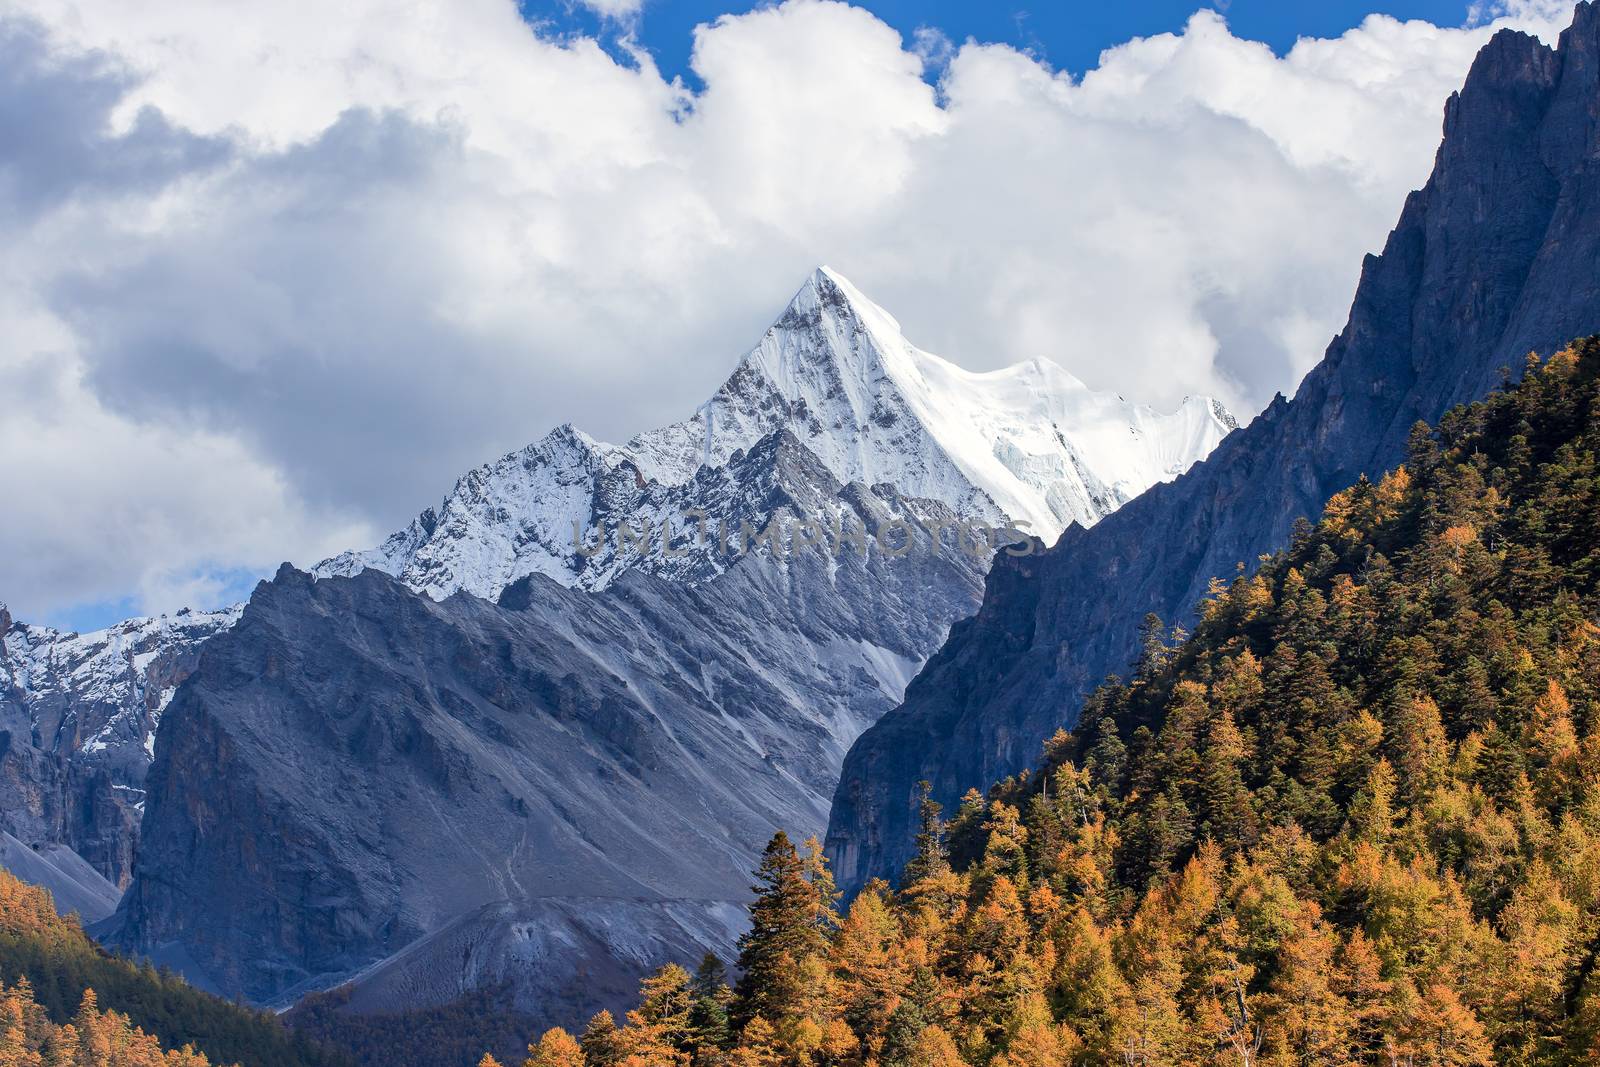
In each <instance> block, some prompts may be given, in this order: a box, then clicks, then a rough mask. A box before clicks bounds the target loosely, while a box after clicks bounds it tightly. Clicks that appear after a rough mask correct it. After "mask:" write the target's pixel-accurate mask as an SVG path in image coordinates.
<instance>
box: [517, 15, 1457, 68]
mask: <svg viewBox="0 0 1600 1067" xmlns="http://www.w3.org/2000/svg"><path fill="white" fill-rule="evenodd" d="M762 6H765V4H764V3H749V2H743V0H731V2H730V0H645V3H644V8H643V11H642V12H641V14H640V15H639V17H638V18H637V19H635V20H633V21H632V24H631V30H632V32H633V33H634V35H635V37H636V39H637V40H638V41H639V43H641V44H643V45H644V47H645V48H646V49H648V50H649V52H650V53H651V54H652V55H653V56H655V59H656V62H657V64H659V65H660V67H661V69H662V72H663V73H664V74H666V75H667V76H668V77H671V76H673V75H680V76H682V77H683V78H684V79H685V80H686V81H687V82H689V84H691V85H693V86H695V87H697V88H698V82H697V80H696V79H695V78H694V76H693V73H692V72H691V71H690V70H689V52H690V49H691V48H692V46H693V36H694V28H695V26H697V25H699V24H701V23H707V22H712V21H714V20H715V19H716V18H717V16H719V15H722V14H740V13H743V12H746V11H749V10H751V9H753V8H757V7H762ZM856 6H858V7H864V8H866V9H867V10H869V11H871V12H872V13H873V14H875V15H877V16H878V17H879V18H880V19H882V20H883V21H885V22H887V23H888V24H889V25H891V26H893V27H895V28H896V29H897V30H899V31H900V33H901V34H902V35H903V36H904V37H905V38H906V39H907V40H908V41H909V40H910V39H911V38H912V35H913V34H914V33H915V32H916V30H918V29H919V28H922V27H929V28H933V29H937V30H939V31H940V32H942V33H943V34H944V35H945V36H946V37H948V38H950V40H951V41H953V42H955V43H956V44H960V43H961V42H962V41H964V40H966V39H967V38H968V37H971V38H974V39H976V40H979V41H984V42H990V43H996V44H1009V45H1013V46H1015V47H1017V48H1019V49H1022V50H1024V51H1028V52H1030V53H1032V54H1033V55H1035V56H1037V57H1038V58H1040V59H1042V60H1044V61H1046V62H1048V63H1049V64H1050V65H1051V66H1052V67H1055V68H1056V69H1058V70H1068V71H1071V72H1072V73H1074V74H1081V73H1082V72H1083V71H1085V70H1088V69H1090V68H1092V67H1094V66H1095V62H1096V60H1097V58H1098V57H1099V55H1100V53H1101V51H1103V50H1104V49H1106V48H1109V47H1111V46H1112V45H1116V44H1121V43H1122V42H1123V41H1126V40H1128V39H1129V38H1130V37H1145V36H1150V35H1152V34H1157V33H1167V32H1174V31H1178V30H1181V29H1182V28H1183V25H1184V23H1185V22H1187V21H1188V19H1189V16H1190V15H1192V14H1194V12H1195V11H1196V10H1199V9H1201V8H1206V7H1209V8H1213V9H1215V10H1217V11H1219V12H1221V13H1222V14H1223V15H1224V16H1225V17H1226V18H1227V19H1228V24H1229V26H1230V27H1231V28H1232V30H1233V32H1234V34H1235V35H1236V36H1239V37H1246V38H1250V39H1251V40H1257V41H1264V42H1266V43H1267V44H1269V45H1271V46H1272V48H1273V50H1274V51H1276V52H1278V53H1279V54H1282V53H1283V52H1285V51H1287V50H1288V49H1289V48H1290V47H1291V46H1292V45H1293V44H1294V42H1295V39H1296V38H1297V37H1336V36H1338V35H1339V34H1341V33H1343V32H1344V31H1346V30H1348V29H1350V28H1351V27H1353V26H1357V25H1359V24H1360V23H1361V20H1362V19H1364V18H1365V17H1366V16H1368V15H1370V14H1375V13H1377V14H1386V15H1392V16H1394V17H1395V18H1401V19H1426V20H1427V21H1429V22H1432V23H1434V24H1436V25H1439V26H1455V25H1460V24H1462V23H1464V22H1465V21H1466V19H1467V14H1468V8H1467V5H1466V4H1465V3H1462V2H1460V0H1393V2H1388V3H1370V2H1368V3H1359V2H1357V3H1351V2H1349V0H1320V2H1318V3H1285V2H1283V0H1232V2H1227V0H1224V2H1221V3H1214V4H1202V3H1197V2H1195V0H1146V2H1143V3H1132V2H1130V3H1117V2H1109V3H1108V2H1106V0H1054V2H1050V3H1015V2H1011V0H992V2H983V3H972V2H958V0H871V2H867V3H858V4H857V5H856ZM522 9H523V11H524V13H525V14H526V15H527V17H528V18H529V19H530V20H532V21H535V22H539V23H544V24H546V25H548V26H550V27H552V28H555V29H557V30H558V31H559V32H563V33H581V34H584V35H586V36H594V37H598V38H600V39H601V40H606V41H614V40H615V38H616V36H617V33H618V29H619V25H618V24H617V23H616V22H615V21H611V22H608V21H607V20H604V19H602V18H601V17H600V16H598V15H597V14H596V13H595V11H594V10H593V9H592V8H589V7H586V6H584V5H583V4H580V3H577V2H575V0H522Z"/></svg>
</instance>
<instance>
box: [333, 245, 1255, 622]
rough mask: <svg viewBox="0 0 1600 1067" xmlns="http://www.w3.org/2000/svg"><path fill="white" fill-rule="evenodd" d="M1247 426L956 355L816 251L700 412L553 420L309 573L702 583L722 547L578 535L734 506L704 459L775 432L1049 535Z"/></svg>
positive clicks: (721, 462) (912, 492) (473, 586)
mask: <svg viewBox="0 0 1600 1067" xmlns="http://www.w3.org/2000/svg"><path fill="white" fill-rule="evenodd" d="M708 414H709V418H710V422H711V426H710V432H709V434H708V432H707V418H708ZM1236 425H1237V424H1236V423H1235V422H1234V419H1233V417H1232V416H1231V415H1229V414H1228V412H1227V411H1226V410H1225V409H1224V408H1223V407H1222V405H1221V404H1219V403H1218V402H1217V401H1215V400H1211V399H1209V398H1206V397H1191V398H1189V399H1187V400H1185V401H1184V403H1183V404H1182V405H1181V406H1180V407H1179V408H1178V410H1177V411H1175V412H1171V413H1167V414H1162V413H1158V412H1156V411H1153V410H1151V409H1150V408H1148V407H1144V406H1142V405H1138V404H1133V403H1130V402H1128V401H1126V400H1123V399H1122V398H1121V397H1118V396H1113V395H1110V394H1106V393H1097V392H1095V391H1093V390H1091V389H1089V388H1088V387H1086V386H1085V385H1084V384H1083V383H1082V382H1080V381H1079V380H1078V379H1077V378H1075V377H1073V376H1072V375H1071V374H1069V373H1067V372H1066V371H1065V370H1063V369H1062V368H1061V367H1059V366H1057V365H1056V364H1054V363H1051V362H1049V361H1048V360H1043V359H1035V360H1031V361H1029V362H1026V363H1022V364H1018V365H1016V366H1013V367H1009V368H1006V369H1004V370H999V371H992V372H988V373H981V374H980V373H974V372H971V371H966V370H963V369H961V368H960V367H957V366H955V365H954V364H952V363H949V362H947V361H946V360H943V359H940V358H939V357H938V356H934V355H931V354H929V353H927V352H923V351H921V350H920V349H918V348H916V347H915V346H914V345H912V344H911V343H910V342H909V341H907V340H906V339H905V337H904V335H903V334H902V333H901V331H900V326H899V324H898V323H897V322H896V321H895V320H894V318H893V317H892V316H890V315H889V313H888V312H886V311H884V310H883V309H882V308H880V307H878V306H877V305H876V304H874V303H872V302H871V301H870V300H868V299H867V298H866V297H865V296H863V295H862V294H861V293H860V292H859V291H858V290H857V289H856V288H855V287H854V286H853V285H851V284H850V282H849V281H847V280H845V279H844V278H843V277H841V276H840V275H839V274H838V273H836V272H834V271H832V270H830V269H828V268H826V267H823V268H819V269H818V270H817V271H815V272H814V273H813V274H812V275H811V277H810V278H808V279H807V280H806V283H805V285H803V286H802V287H801V288H800V291H799V292H798V293H796V294H795V296H794V298H793V299H792V300H791V301H790V302H789V305H788V307H787V308H785V310H784V311H783V313H782V314H781V315H780V316H779V317H778V319H777V321H775V322H774V323H773V324H772V326H771V327H770V328H769V329H768V330H767V332H766V334H765V335H764V336H763V337H762V338H761V341H760V343H759V344H757V345H756V347H755V348H754V349H752V350H751V351H750V352H749V353H748V354H746V355H745V357H744V358H743V359H742V360H741V361H740V362H739V364H738V366H737V367H736V368H735V370H734V372H733V374H732V375H731V376H730V377H729V378H728V380H727V381H726V382H724V383H723V385H722V387H721V388H720V389H718V390H717V392H716V394H715V395H714V396H713V397H712V398H711V400H710V401H709V402H708V403H707V404H706V405H705V406H704V407H702V408H701V409H700V410H699V411H697V412H696V413H695V414H694V415H693V416H692V417H690V418H688V419H685V420H682V421H680V422H676V423H673V424H671V425H669V426H665V427H662V428H661V429H658V430H654V431H651V432H649V433H645V434H641V435H639V436H637V437H635V438H634V439H633V440H631V441H629V442H628V443H627V444H626V445H624V446H616V445H610V444H605V443H603V442H600V441H596V440H595V439H593V438H591V437H589V436H588V435H586V434H584V433H583V432H582V431H581V430H578V429H576V428H574V427H572V426H570V425H564V426H561V427H558V428H557V429H555V430H553V431H551V432H550V433H549V434H548V435H547V436H546V437H545V438H544V439H543V440H541V441H539V442H537V443H535V444H532V445H529V446H528V447H526V448H524V449H521V450H519V451H517V452H513V453H510V454H509V455H506V456H504V457H502V458H501V459H499V460H496V461H495V462H493V463H488V464H485V465H484V466H482V467H479V468H477V469H475V470H473V471H471V472H469V473H468V474H467V475H466V476H464V477H463V478H461V479H460V480H459V481H458V482H457V483H456V485H455V487H454V488H453V489H452V490H451V492H450V494H449V495H448V496H447V497H446V498H445V499H444V501H443V503H442V504H440V505H439V507H437V508H430V509H428V510H427V511H425V512H423V513H422V514H421V515H419V516H418V517H417V518H416V519H415V520H413V521H412V522H411V523H410V524H409V525H408V526H407V527H406V528H405V529H403V530H401V531H399V532H398V533H396V534H394V535H393V536H392V537H390V538H389V539H388V540H386V541H385V542H384V543H383V544H382V545H380V546H378V547H377V548H374V549H370V550H367V551H362V552H346V553H344V554H342V555H339V556H336V557H334V558H333V559H330V560H326V561H324V562H323V563H321V564H319V565H318V566H317V567H316V568H315V571H314V573H316V574H317V575H319V576H332V575H351V574H356V573H359V572H360V571H361V570H363V569H365V568H367V567H372V568H375V569H377V570H382V571H385V572H386V573H389V574H393V575H396V576H397V577H399V578H400V579H401V580H402V581H404V582H405V583H406V584H407V585H409V586H411V588H413V589H416V590H418V591H419V592H425V593H427V594H428V595H430V596H432V597H434V598H435V599H441V598H443V597H445V596H448V595H449V594H451V593H453V592H455V591H457V590H465V591H467V592H469V593H473V594H476V595H478V596H482V597H488V598H492V597H494V596H496V595H498V594H499V592H500V591H501V590H502V589H504V588H505V587H506V586H507V585H509V584H511V583H512V582H514V581H516V580H517V579H518V578H521V577H524V576H526V575H529V574H541V575H544V576H546V577H549V578H553V579H555V580H556V581H557V582H560V583H561V584H563V585H567V586H569V587H579V588H586V589H600V588H604V587H605V586H606V585H608V584H610V583H611V582H612V581H613V580H615V579H616V577H617V576H618V575H619V574H620V573H621V572H622V571H624V570H627V569H630V568H635V567H637V568H640V569H646V570H650V571H652V572H653V573H657V574H660V575H662V576H664V577H669V578H676V579H689V580H699V579H704V578H706V577H709V576H710V574H711V573H715V572H716V571H717V570H718V569H719V568H720V565H721V562H722V561H719V560H716V559H712V558H709V557H705V556H702V557H700V558H697V559H695V560H694V561H693V563H692V565H691V564H689V563H685V562H683V561H681V559H674V558H669V557H665V556H663V555H662V554H660V553H640V552H630V553H612V552H605V551H603V552H601V553H600V554H599V555H597V556H589V555H585V554H584V553H581V552H579V551H578V550H577V547H576V543H577V542H578V541H579V539H580V538H584V537H586V536H591V537H594V538H597V539H598V538H599V535H600V532H601V531H603V530H605V529H614V525H615V523H617V522H627V523H629V524H630V525H631V526H634V527H641V526H643V525H645V524H650V525H652V526H654V527H655V528H656V529H657V530H658V531H659V529H660V523H661V522H662V521H672V522H674V523H677V522H678V521H679V520H681V518H682V516H683V515H684V514H685V512H686V511H689V510H691V509H694V508H699V509H701V510H705V511H707V512H708V513H709V514H710V515H711V516H712V519H713V521H716V520H717V519H719V518H722V517H723V513H722V512H719V511H717V510H715V509H714V507H713V508H708V507H707V503H708V502H707V501H706V499H705V490H704V487H703V486H702V485H700V484H699V482H701V481H702V480H703V479H704V478H705V477H706V474H707V472H706V470H705V469H704V468H707V467H709V468H710V469H711V470H713V471H714V470H717V469H720V468H723V467H725V466H726V465H727V464H728V463H729V461H730V460H731V459H732V458H733V457H734V456H735V455H736V454H737V453H740V452H743V451H744V450H747V449H749V448H750V447H751V446H752V445H754V444H755V443H756V442H757V441H759V440H761V439H762V438H764V437H766V436H768V435H769V434H772V433H774V432H776V431H779V430H788V431H789V432H790V433H792V434H793V435H794V436H795V438H796V439H797V440H798V441H800V442H801V443H802V444H804V445H805V446H806V447H807V448H808V449H809V450H810V451H811V452H813V453H814V454H815V455H816V456H817V458H818V459H819V460H821V462H822V463H823V465H824V466H826V467H827V468H828V470H829V471H830V472H831V473H832V474H833V475H834V476H835V477H836V478H838V479H839V481H840V482H842V483H845V484H849V483H852V482H855V483H861V484H864V485H880V484H887V485H892V486H894V488H895V489H896V491H898V492H899V493H901V494H903V495H905V496H907V497H915V498H920V499H926V500H936V501H939V502H940V503H943V504H945V505H946V506H948V507H950V508H952V509H953V510H954V511H955V512H956V513H957V514H958V515H961V516H963V517H967V518H972V519H981V520H984V521H988V522H994V523H1000V522H1004V521H1006V520H1008V519H1009V520H1012V521H1015V522H1017V523H1018V524H1019V525H1021V526H1022V528H1024V529H1026V530H1028V531H1029V532H1031V533H1033V534H1035V535H1037V536H1039V537H1042V538H1043V539H1044V540H1046V541H1053V540H1054V539H1055V537H1056V536H1057V535H1058V534H1059V533H1060V532H1061V531H1062V529H1064V528H1065V527H1066V526H1067V525H1068V524H1070V523H1073V522H1077V523H1079V524H1080V525H1084V526H1089V525H1092V524H1094V523H1095V522H1097V521H1098V520H1099V519H1101V518H1103V517H1105V516H1106V515H1108V514H1110V513H1111V512H1112V511H1114V510H1116V508H1117V507H1119V506H1120V505H1122V504H1123V503H1125V502H1126V501H1128V500H1130V499H1132V498H1133V497H1135V496H1137V495H1138V494H1139V493H1141V492H1143V491H1144V490H1145V489H1147V488H1149V487H1150V486H1151V485H1153V484H1155V483H1156V482H1159V481H1165V480H1168V479H1171V478H1174V477H1176V476H1177V475H1179V474H1181V473H1183V472H1184V471H1185V470H1187V469H1188V468H1189V467H1190V466H1192V465H1193V464H1194V463H1195V462H1196V461H1198V460H1200V459H1203V458H1204V457H1205V456H1206V455H1207V454H1208V453H1209V452H1210V451H1211V449H1212V448H1213V447H1215V446H1216V444H1217V442H1219V441H1220V440H1221V439H1222V438H1223V437H1224V436H1226V435H1227V433H1228V432H1229V431H1230V430H1232V429H1234V428H1235V426H1236ZM707 460H709V463H708V462H707ZM710 503H712V504H713V505H714V504H715V501H711V502H710ZM574 524H576V529H575V525H574Z"/></svg>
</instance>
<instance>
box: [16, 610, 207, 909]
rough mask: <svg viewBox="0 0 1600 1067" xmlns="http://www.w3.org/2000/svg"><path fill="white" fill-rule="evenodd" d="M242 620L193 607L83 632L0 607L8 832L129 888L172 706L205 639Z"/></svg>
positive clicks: (30, 844)
mask: <svg viewBox="0 0 1600 1067" xmlns="http://www.w3.org/2000/svg"><path fill="white" fill-rule="evenodd" d="M236 617H237V612H234V611H222V612H191V611H185V612H180V613H178V614H176V615H171V616H158V617H156V618H143V619H129V620H127V621H126V622H121V623H118V624H117V625H116V626H112V627H109V628H107V629H105V630H97V631H94V632H92V633H85V634H78V633H63V632H61V631H59V630H54V629H51V628H50V627H46V626H30V625H27V624H26V623H19V622H14V621H13V620H12V619H11V616H10V614H9V613H7V612H6V611H5V610H4V609H3V607H0V832H5V833H8V834H11V835H13V836H14V837H15V838H16V839H17V840H18V842H20V843H22V844H25V845H27V846H29V847H32V848H36V849H57V850H59V849H60V848H62V847H65V848H69V849H71V850H72V851H74V852H76V853H77V854H78V855H79V856H81V857H82V858H83V859H84V860H85V861H87V862H88V864H89V865H90V866H91V867H93V868H94V869H95V870H96V871H98V872H99V873H100V874H101V875H102V876H104V877H105V878H108V879H110V880H111V881H112V882H113V883H115V884H117V885H124V884H126V882H127V880H128V878H129V876H130V875H131V874H132V871H133V854H134V851H135V848H136V847H137V843H138V827H139V817H140V815H141V814H142V812H143V810H144V788H143V787H144V776H145V771H146V770H147V769H148V767H149V765H150V760H151V758H152V752H153V750H154V740H155V731H156V726H157V724H158V723H159V722H160V721H161V714H162V711H163V709H164V708H165V707H166V705H167V701H169V700H171V699H172V694H173V692H174V691H175V690H176V689H177V687H178V684H179V683H180V682H182V681H183V679H184V678H186V677H187V676H188V674H189V671H190V670H192V669H193V667H194V662H195V658H196V650H197V649H198V648H199V645H200V643H201V642H202V641H204V640H205V639H206V638H208V637H210V636H211V635H213V634H215V633H217V632H218V631H219V630H222V629H225V628H226V627H227V626H228V625H230V624H231V623H232V622H233V620H234V618H236Z"/></svg>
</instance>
